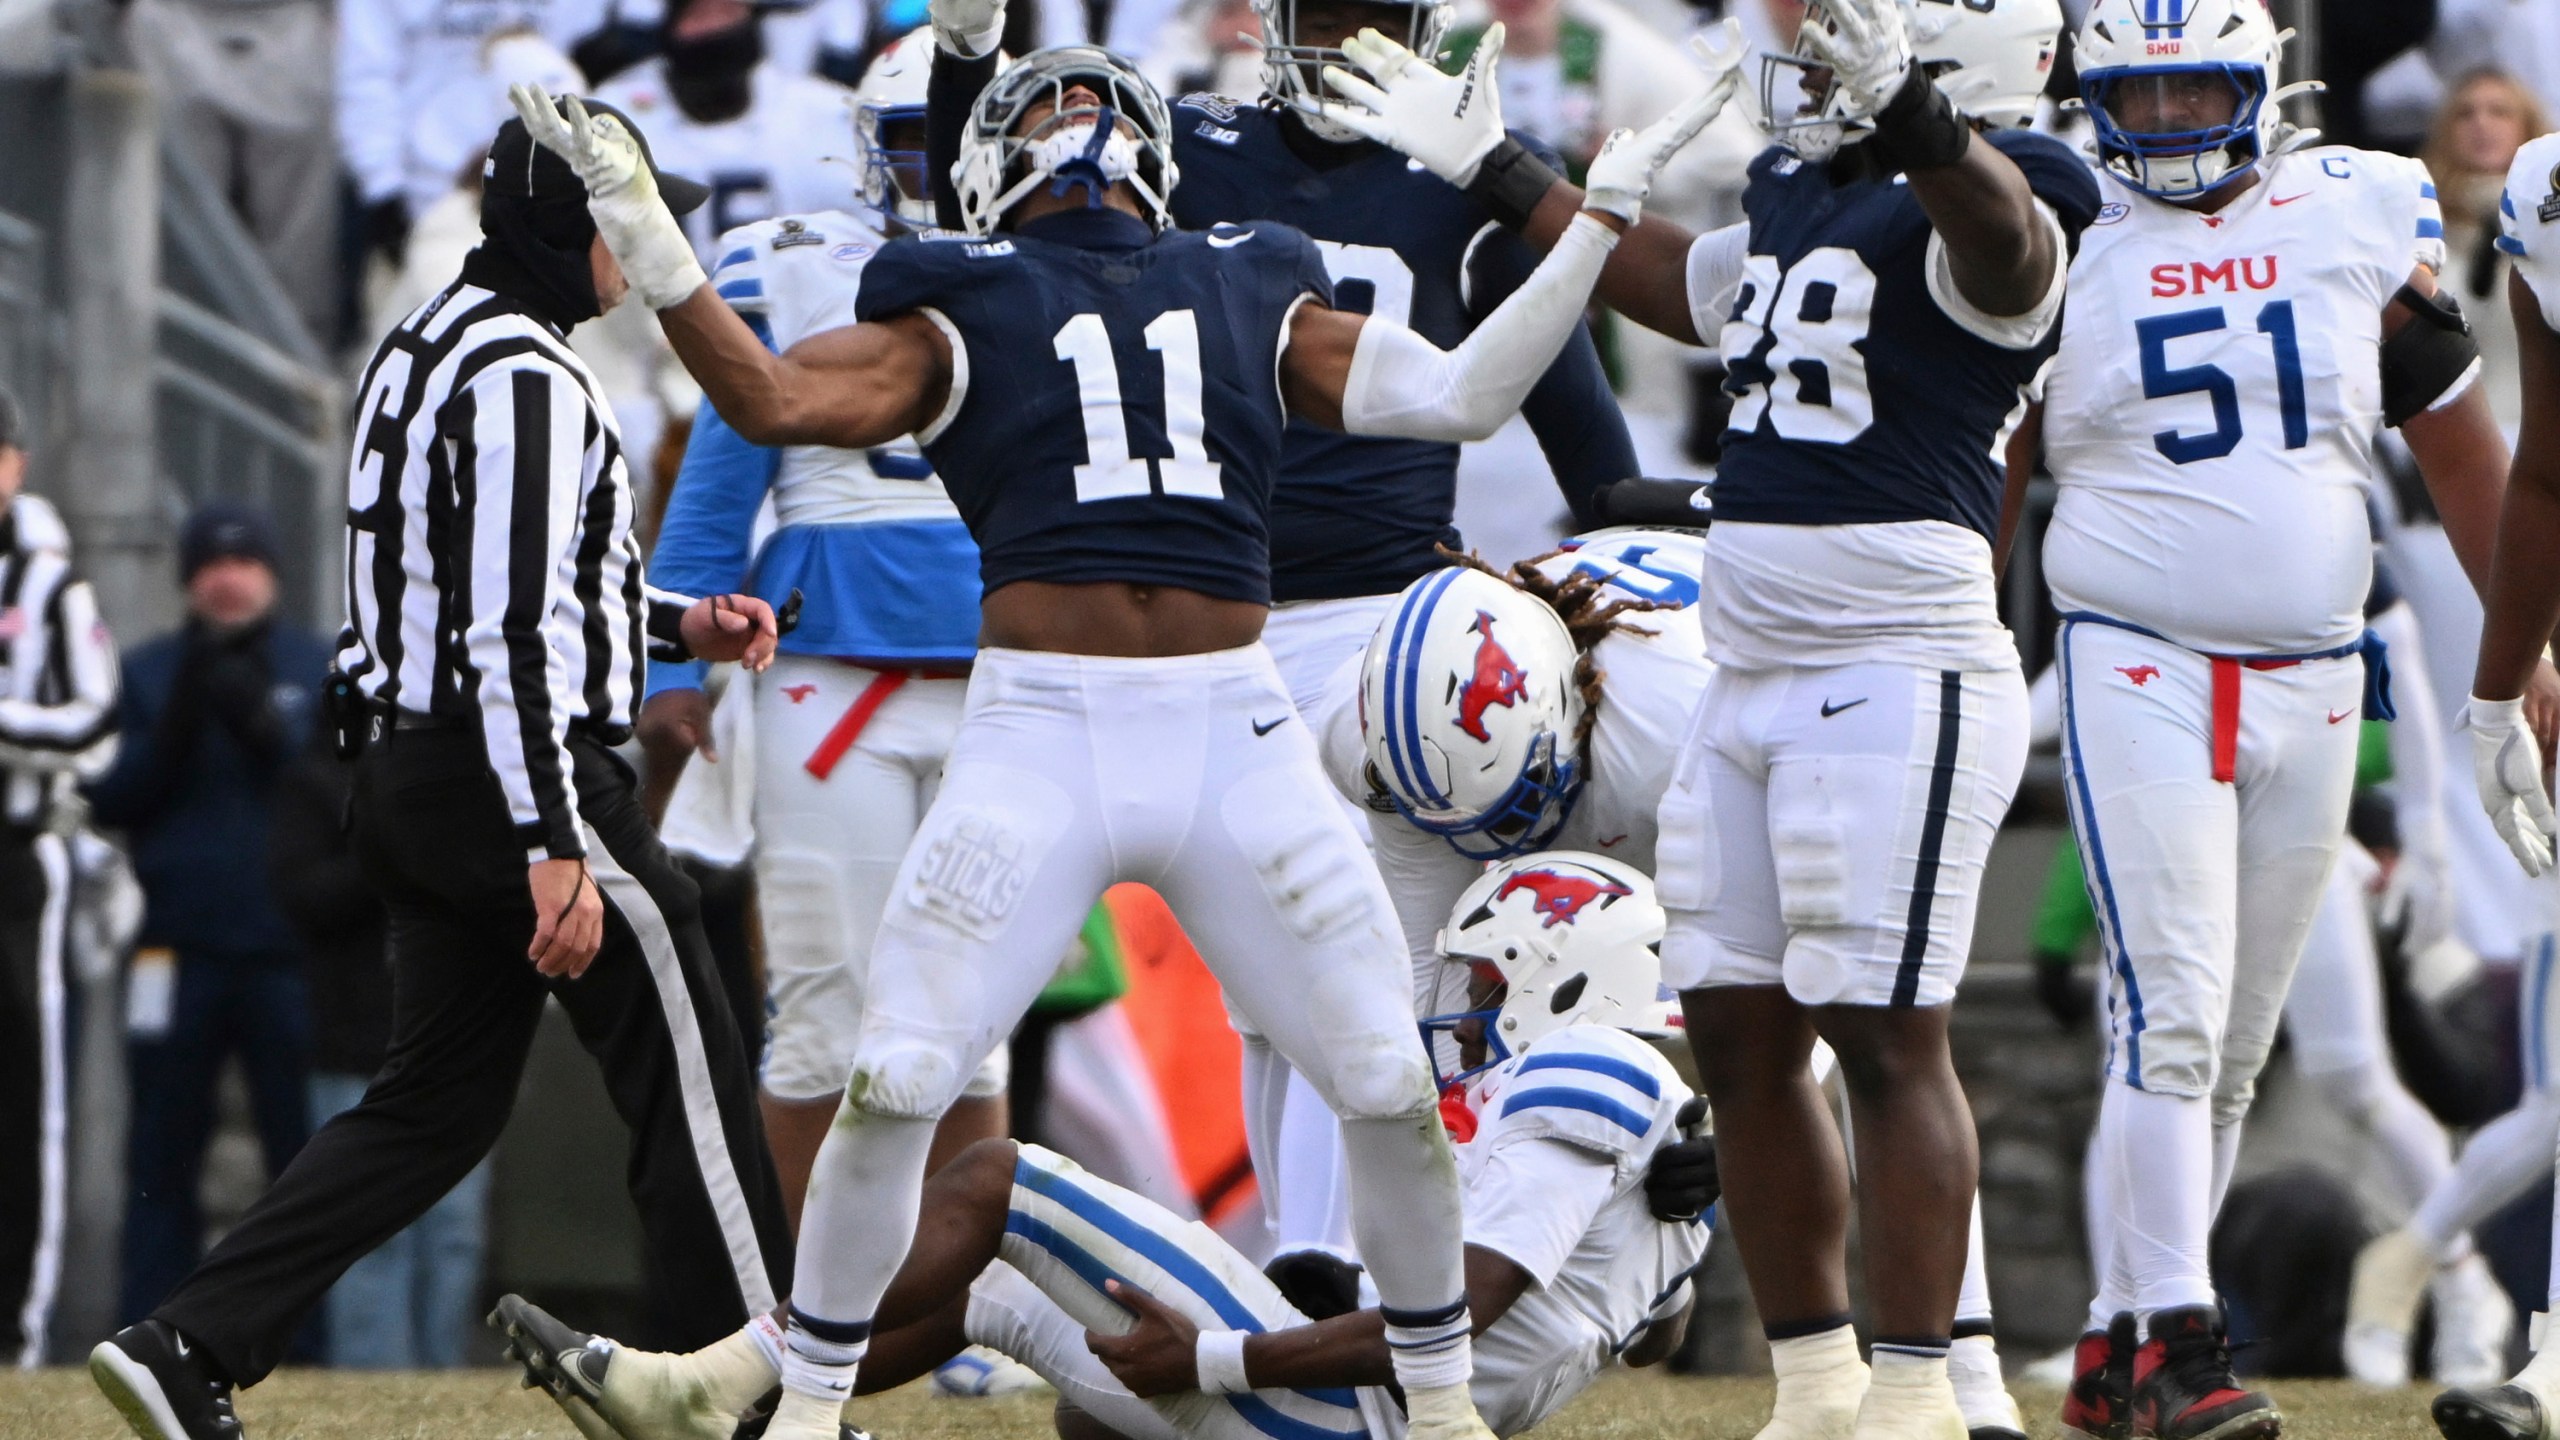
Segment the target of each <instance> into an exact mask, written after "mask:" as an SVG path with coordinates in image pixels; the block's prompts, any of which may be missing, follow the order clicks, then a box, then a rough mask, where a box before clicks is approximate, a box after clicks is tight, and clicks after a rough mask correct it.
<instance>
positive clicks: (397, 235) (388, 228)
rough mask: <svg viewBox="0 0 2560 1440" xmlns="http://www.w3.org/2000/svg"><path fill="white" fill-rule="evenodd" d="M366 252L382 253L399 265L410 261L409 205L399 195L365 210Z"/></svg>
mask: <svg viewBox="0 0 2560 1440" xmlns="http://www.w3.org/2000/svg"><path fill="white" fill-rule="evenodd" d="M364 248H365V253H367V254H372V253H373V252H374V251H377V250H379V251H381V252H382V255H383V258H385V259H387V260H389V261H390V262H391V263H392V264H394V265H398V264H401V263H403V262H404V261H406V260H407V259H408V258H409V202H408V201H406V200H403V199H401V198H400V197H399V196H397V195H393V196H390V197H387V198H385V199H381V200H376V201H374V202H373V203H372V204H370V205H367V206H366V207H364Z"/></svg>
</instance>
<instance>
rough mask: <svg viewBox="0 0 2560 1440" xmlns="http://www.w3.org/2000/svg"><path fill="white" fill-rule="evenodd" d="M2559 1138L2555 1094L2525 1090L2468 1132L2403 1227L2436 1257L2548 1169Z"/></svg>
mask: <svg viewBox="0 0 2560 1440" xmlns="http://www.w3.org/2000/svg"><path fill="white" fill-rule="evenodd" d="M2555 1142H2560V1095H2555V1094H2553V1092H2551V1091H2549V1090H2533V1091H2528V1092H2526V1094H2525V1097H2524V1099H2523V1100H2521V1101H2520V1102H2518V1103H2517V1105H2516V1108H2514V1109H2513V1110H2510V1111H2508V1112H2507V1113H2506V1114H2504V1115H2501V1116H2499V1117H2498V1118H2497V1119H2495V1120H2492V1121H2490V1122H2489V1123H2488V1124H2486V1125H2483V1126H2481V1127H2480V1128H2479V1129H2478V1130H2476V1131H2474V1132H2472V1135H2471V1142H2470V1143H2469V1144H2467V1145H2465V1146H2463V1147H2462V1153H2461V1155H2459V1156H2457V1157H2456V1158H2455V1160H2454V1162H2453V1173H2451V1174H2449V1175H2447V1176H2445V1178H2444V1180H2443V1181H2442V1183H2440V1184H2438V1185H2437V1186H2436V1187H2435V1188H2434V1189H2433V1190H2431V1191H2429V1192H2427V1198H2426V1199H2425V1200H2423V1201H2421V1202H2419V1205H2418V1208H2417V1210H2416V1212H2415V1213H2413V1214H2411V1215H2410V1217H2409V1229H2410V1232H2411V1233H2412V1234H2415V1235H2416V1236H2417V1237H2418V1239H2419V1240H2420V1241H2421V1242H2423V1243H2424V1244H2425V1245H2426V1246H2427V1247H2428V1248H2429V1249H2430V1250H2432V1251H2434V1252H2436V1254H2437V1255H2438V1257H2439V1258H2442V1257H2443V1255H2444V1254H2445V1252H2446V1249H2447V1247H2449V1246H2451V1245H2452V1244H2453V1243H2454V1241H2455V1240H2456V1238H2457V1237H2460V1236H2464V1235H2468V1234H2470V1233H2471V1231H2472V1229H2473V1227H2475V1226H2477V1225H2479V1224H2480V1222H2482V1221H2484V1220H2486V1219H2488V1218H2489V1217H2490V1216H2492V1215H2495V1214H2497V1213H2498V1212H2499V1211H2500V1210H2503V1209H2505V1208H2506V1207H2507V1206H2508V1205H2511V1204H2513V1203H2514V1202H2515V1199H2516V1197H2517V1196H2520V1195H2522V1194H2524V1193H2525V1192H2526V1191H2527V1190H2530V1189H2532V1188H2533V1187H2534V1185H2535V1184H2536V1183H2537V1182H2539V1181H2540V1180H2541V1179H2542V1178H2543V1177H2544V1176H2546V1175H2549V1174H2550V1173H2551V1165H2552V1154H2553V1148H2554V1145H2555Z"/></svg>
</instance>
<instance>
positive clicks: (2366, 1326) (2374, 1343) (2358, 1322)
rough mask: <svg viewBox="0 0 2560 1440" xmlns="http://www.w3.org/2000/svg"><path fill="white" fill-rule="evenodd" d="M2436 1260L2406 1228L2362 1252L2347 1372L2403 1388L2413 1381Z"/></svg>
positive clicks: (2350, 1310) (2352, 1293)
mask: <svg viewBox="0 0 2560 1440" xmlns="http://www.w3.org/2000/svg"><path fill="white" fill-rule="evenodd" d="M2435 1273H2436V1261H2435V1257H2434V1256H2433V1255H2430V1254H2428V1253H2427V1247H2426V1246H2425V1245H2423V1244H2420V1243H2419V1241H2418V1237H2417V1236H2415V1235H2413V1234H2411V1233H2410V1232H2409V1231H2408V1230H2407V1229H2406V1228H2405V1227H2404V1228H2402V1229H2398V1230H2393V1231H2390V1232H2389V1233H2387V1234H2383V1235H2379V1236H2376V1237H2375V1238H2374V1239H2373V1240H2371V1241H2369V1242H2367V1244H2366V1245H2365V1247H2364V1249H2363V1250H2361V1251H2358V1252H2357V1254H2356V1268H2355V1278H2354V1280H2353V1281H2352V1282H2350V1283H2349V1285H2348V1287H2347V1338H2346V1357H2347V1374H2348V1375H2349V1376H2350V1377H2352V1378H2353V1379H2355V1380H2356V1381H2358V1382H2359V1383H2362V1384H2366V1385H2374V1386H2379V1387H2381V1388H2383V1389H2386V1390H2397V1389H2399V1388H2400V1387H2401V1386H2404V1385H2406V1384H2408V1383H2409V1332H2410V1330H2412V1329H2413V1328H2415V1327H2416V1325H2417V1323H2418V1302H2419V1301H2421V1300H2423V1299H2425V1298H2426V1293H2427V1282H2428V1281H2429V1280H2431V1279H2433V1278H2435Z"/></svg>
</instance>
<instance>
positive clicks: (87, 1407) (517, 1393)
mask: <svg viewBox="0 0 2560 1440" xmlns="http://www.w3.org/2000/svg"><path fill="white" fill-rule="evenodd" d="M2273 1388H2274V1391H2275V1394H2276V1398H2277V1401H2278V1403H2279V1404H2281V1405H2282V1406H2283V1407H2284V1412H2285V1416H2286V1419H2287V1422H2288V1423H2287V1424H2286V1426H2285V1433H2286V1434H2287V1435H2288V1436H2293V1437H2301V1440H2329V1437H2336V1440H2434V1436H2435V1430H2434V1427H2433V1426H2431V1425H2429V1424H2428V1423H2427V1410H2426V1402H2427V1397H2428V1395H2429V1393H2430V1392H2429V1391H2428V1390H2425V1389H2412V1390H2406V1391H2401V1392H2399V1393H2396V1394H2383V1393H2378V1392H2375V1391H2371V1390H2362V1389H2358V1388H2355V1387H2353V1386H2350V1385H2348V1384H2346V1383H2345V1382H2343V1381H2323V1380H2309V1381H2294V1382H2289V1383H2280V1384H2277V1385H2275V1386H2274V1387H2273ZM2019 1395H2020V1400H2021V1403H2022V1404H2023V1405H2024V1406H2025V1408H2026V1411H2027V1417H2028V1429H2029V1430H2030V1431H2031V1432H2032V1434H2033V1440H2058V1437H2059V1435H2060V1433H2061V1432H2060V1430H2059V1429H2058V1428H2057V1427H2056V1426H2055V1424H2054V1423H2053V1411H2054V1406H2055V1404H2056V1403H2057V1401H2058V1398H2059V1397H2057V1396H2056V1395H2054V1394H2052V1393H2051V1392H2036V1391H2028V1390H2025V1389H2021V1390H2020V1392H2019ZM1768 1403H1769V1388H1768V1382H1767V1381H1765V1380H1683V1379H1675V1378H1670V1377H1654V1376H1645V1375H1624V1376H1616V1377H1612V1378H1611V1379H1609V1380H1607V1381H1604V1382H1602V1383H1601V1384H1599V1385H1597V1386H1594V1387H1593V1388H1592V1389H1591V1390H1590V1391H1589V1392H1588V1393H1586V1394H1585V1395H1583V1396H1582V1397H1581V1398H1580V1399H1579V1400H1577V1401H1575V1402H1574V1403H1573V1405H1572V1406H1570V1407H1569V1408H1567V1409H1566V1410H1565V1412H1564V1413H1563V1414H1562V1415H1560V1416H1558V1417H1556V1419H1555V1420H1553V1421H1552V1422H1550V1423H1549V1424H1548V1425H1547V1426H1546V1427H1545V1428H1543V1429H1541V1430H1540V1431H1538V1434H1539V1435H1540V1436H1541V1437H1544V1440H1749V1437H1750V1435H1751V1433H1752V1431H1753V1430H1754V1429H1755V1428H1756V1427H1757V1426H1758V1423H1759V1421H1760V1419H1761V1418H1762V1416H1763V1415H1764V1414H1765V1413H1766V1407H1767V1405H1768ZM856 1413H857V1416H858V1418H859V1419H860V1420H861V1421H862V1423H863V1424H865V1425H866V1426H868V1427H870V1429H871V1430H872V1432H873V1433H874V1434H876V1435H878V1436H879V1437H880V1440H1047V1437H1048V1436H1049V1434H1050V1431H1049V1428H1048V1423H1047V1422H1048V1413H1049V1402H1048V1399H1047V1397H1045V1396H1042V1397H1039V1398H1019V1399H1010V1400H937V1399H933V1398H931V1397H930V1396H928V1395H927V1394H926V1393H925V1392H924V1391H923V1389H922V1388H921V1387H910V1388H908V1389H906V1390H902V1391H900V1392H898V1393H896V1394H894V1395H887V1396H882V1397H879V1398H876V1399H871V1400H865V1401H863V1402H862V1404H861V1405H860V1407H859V1408H858V1410H857V1412H856ZM240 1416H241V1419H242V1420H243V1422H245V1424H246V1425H247V1427H248V1431H249V1434H250V1437H251V1440H537V1437H539V1440H576V1437H577V1431H576V1430H574V1429H572V1428H571V1427H570V1425H569V1423H568V1421H567V1420H565V1419H564V1418H562V1416H561V1415H560V1412H559V1411H558V1410H557V1409H555V1408H554V1407H553V1406H552V1404H551V1402H550V1401H549V1400H547V1399H545V1398H543V1396H542V1395H541V1393H540V1392H538V1391H530V1390H519V1389H517V1388H516V1385H515V1381H514V1379H513V1376H512V1372H509V1371H504V1370H464V1371H449V1372H445V1373H443V1374H428V1375H421V1374H398V1375H383V1374H373V1375H367V1374H354V1373H347V1372H335V1371H319V1370H310V1371H293V1370H287V1371H283V1372H280V1373H278V1374H277V1375H276V1376H275V1377H274V1378H273V1379H271V1380H269V1381H268V1382H267V1383H266V1384H264V1385H261V1386H259V1387H258V1388H256V1389H255V1390H251V1391H247V1392H245V1393H244V1394H243V1395H242V1396H241V1397H240ZM127 1433H128V1432H127V1431H126V1430H125V1429H124V1425H123V1422H122V1421H121V1420H120V1419H118V1418H117V1416H116V1413H115V1411H114V1410H112V1409H110V1408H109V1407H108V1405H107V1402H106V1401H105V1400H104V1399H102V1398H100V1397H99V1395H98V1392H97V1391H96V1389H95V1388H93V1387H92V1386H91V1385H90V1383H89V1377H88V1375H87V1373H86V1372H85V1371H81V1370H77V1369H63V1370H45V1371H39V1372H36V1373H34V1374H31V1375H29V1374H19V1373H15V1372H10V1371H0V1440H119V1437H123V1436H125V1435H126V1434H127Z"/></svg>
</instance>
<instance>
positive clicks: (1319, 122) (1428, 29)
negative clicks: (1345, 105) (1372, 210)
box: [1253, 0, 1458, 141]
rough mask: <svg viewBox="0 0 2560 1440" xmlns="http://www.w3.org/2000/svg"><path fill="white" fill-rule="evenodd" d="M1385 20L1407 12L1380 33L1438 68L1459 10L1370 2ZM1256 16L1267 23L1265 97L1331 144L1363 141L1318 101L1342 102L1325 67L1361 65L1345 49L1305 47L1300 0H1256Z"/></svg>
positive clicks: (1430, 2) (1441, 1)
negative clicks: (1329, 86) (1390, 14)
mask: <svg viewBox="0 0 2560 1440" xmlns="http://www.w3.org/2000/svg"><path fill="white" fill-rule="evenodd" d="M1370 3H1371V4H1372V6H1373V7H1374V8H1375V9H1377V10H1379V11H1380V12H1382V13H1381V16H1380V18H1381V19H1386V18H1387V17H1386V16H1385V15H1384V14H1383V12H1385V11H1390V10H1396V11H1402V12H1403V13H1404V20H1403V23H1402V24H1401V25H1399V24H1396V23H1394V22H1393V21H1391V20H1390V21H1389V23H1386V24H1382V25H1379V26H1377V27H1375V28H1376V29H1377V30H1378V31H1379V32H1380V33H1382V34H1384V35H1387V36H1388V37H1390V38H1392V39H1396V40H1401V41H1403V42H1404V48H1406V49H1407V50H1410V51H1412V52H1413V53H1414V54H1416V55H1419V56H1421V57H1422V58H1423V59H1424V60H1425V61H1426V62H1429V63H1431V64H1435V65H1436V64H1438V63H1439V61H1440V44H1441V42H1442V41H1443V40H1444V39H1446V38H1447V37H1448V34H1449V25H1450V22H1451V21H1453V20H1454V19H1456V18H1457V13H1458V7H1457V6H1456V5H1454V4H1452V3H1451V0H1370ZM1253 13H1254V17H1255V18H1256V19H1258V20H1260V21H1261V22H1262V89H1263V92H1264V93H1265V94H1268V95H1270V96H1271V97H1272V98H1274V99H1276V100H1278V101H1280V102H1281V103H1282V104H1284V105H1287V106H1288V107H1289V108H1290V109H1292V110H1295V111H1297V112H1298V118H1299V119H1300V120H1303V121H1304V122H1306V126H1307V128H1308V129H1309V130H1312V131H1314V132H1315V133H1316V134H1318V135H1321V136H1323V137H1324V138H1325V139H1327V140H1334V141H1350V140H1357V139H1359V138H1360V134H1359V132H1358V131H1356V130H1352V129H1350V128H1348V127H1346V126H1344V125H1342V124H1341V123H1339V122H1337V121H1333V120H1327V119H1325V118H1324V117H1323V116H1321V115H1319V114H1317V113H1316V102H1318V101H1321V100H1339V99H1340V97H1339V96H1337V95H1335V94H1334V93H1333V92H1332V91H1331V90H1328V89H1326V88H1325V84H1324V81H1323V79H1322V78H1321V77H1322V75H1323V72H1324V67H1325V66H1327V65H1339V66H1341V67H1343V68H1344V69H1346V70H1351V71H1353V72H1354V73H1357V71H1358V67H1357V66H1355V65H1353V64H1352V63H1351V60H1350V57H1348V56H1346V55H1344V54H1343V53H1342V49H1341V47H1340V46H1335V45H1304V44H1300V43H1299V41H1298V0H1253Z"/></svg>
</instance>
